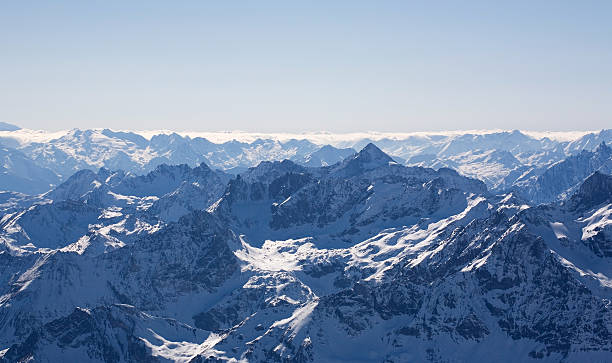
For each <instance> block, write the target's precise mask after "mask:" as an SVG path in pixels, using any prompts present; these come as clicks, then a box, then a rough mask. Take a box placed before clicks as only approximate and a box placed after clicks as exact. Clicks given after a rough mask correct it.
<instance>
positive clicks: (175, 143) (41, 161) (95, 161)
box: [0, 129, 612, 201]
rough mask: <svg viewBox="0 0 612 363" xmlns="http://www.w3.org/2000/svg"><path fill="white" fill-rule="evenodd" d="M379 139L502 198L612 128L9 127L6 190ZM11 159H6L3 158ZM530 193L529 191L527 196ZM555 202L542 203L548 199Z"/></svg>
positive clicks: (347, 150) (320, 157)
mask: <svg viewBox="0 0 612 363" xmlns="http://www.w3.org/2000/svg"><path fill="white" fill-rule="evenodd" d="M370 142H375V143H376V145H377V146H378V147H380V148H381V149H382V150H383V151H384V152H386V153H387V154H389V155H391V156H392V157H393V158H394V160H395V161H396V162H398V163H400V164H406V165H408V166H423V167H431V168H435V169H437V168H440V167H449V168H453V169H455V170H457V171H458V172H459V173H460V174H462V175H465V176H469V177H472V178H477V179H480V180H482V181H484V182H485V183H486V184H487V186H488V188H489V189H491V190H494V191H496V192H505V191H508V190H512V189H514V190H516V188H519V187H520V188H527V186H526V185H527V184H534V183H536V179H537V178H538V177H539V176H540V175H542V174H543V173H544V172H545V171H546V170H547V169H548V168H549V167H551V166H552V165H553V164H555V163H557V162H559V161H562V160H564V159H565V158H567V157H571V156H574V155H578V154H580V153H581V152H582V151H583V150H586V151H591V152H592V151H595V150H596V148H597V146H598V145H600V144H601V143H602V142H605V143H608V144H609V143H610V142H612V131H611V130H602V131H600V132H576V133H533V132H526V131H524V132H521V131H516V130H515V131H465V132H459V131H457V132H437V133H436V132H431V133H412V134H384V133H362V134H328V133H318V134H249V133H240V132H238V133H194V132H182V133H175V132H166V131H159V132H143V131H140V132H139V131H113V130H109V129H90V130H79V129H74V130H69V131H58V132H44V131H33V130H25V129H16V130H11V131H0V146H1V147H2V148H3V150H4V155H6V156H3V158H4V165H3V166H4V169H2V170H0V172H1V174H0V189H2V190H4V191H11V192H21V193H25V194H39V193H42V192H45V191H48V190H49V189H51V188H52V186H55V185H58V183H60V182H61V181H64V180H66V179H67V178H68V177H69V176H71V175H72V174H74V173H75V172H77V171H79V170H83V169H92V170H97V169H99V168H101V167H104V168H106V169H109V170H124V171H125V172H129V173H132V174H137V175H142V174H146V173H148V172H150V171H152V170H154V169H155V168H156V167H157V166H159V165H161V164H168V165H178V164H187V165H189V166H191V167H194V166H197V165H199V164H200V163H202V162H205V163H206V164H207V165H209V166H210V167H211V168H212V169H219V170H223V171H225V172H228V173H232V174H237V173H240V172H243V171H245V170H247V169H248V168H250V167H255V166H257V165H258V164H259V163H260V162H262V161H282V160H285V159H288V160H291V161H293V162H295V163H297V164H299V165H303V166H309V167H319V166H329V165H333V164H335V163H337V162H338V161H340V160H342V159H344V158H346V157H347V156H349V155H352V154H354V153H355V150H360V149H362V148H363V147H364V146H365V145H367V144H368V143H370ZM0 156H1V155H0ZM527 195H529V194H527ZM548 200H551V199H550V198H547V199H543V200H541V201H548Z"/></svg>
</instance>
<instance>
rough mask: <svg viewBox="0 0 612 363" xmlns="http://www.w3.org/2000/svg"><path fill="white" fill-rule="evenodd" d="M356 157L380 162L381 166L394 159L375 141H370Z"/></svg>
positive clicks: (365, 160)
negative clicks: (375, 143) (374, 142)
mask: <svg viewBox="0 0 612 363" xmlns="http://www.w3.org/2000/svg"><path fill="white" fill-rule="evenodd" d="M355 159H360V160H362V161H364V162H367V163H376V164H380V165H381V166H382V165H387V164H389V162H393V159H392V158H391V157H390V156H389V155H387V154H385V152H384V151H382V150H381V149H379V148H378V146H376V145H374V144H373V143H369V144H367V145H366V146H365V147H364V148H363V149H361V151H360V152H358V153H357V155H355Z"/></svg>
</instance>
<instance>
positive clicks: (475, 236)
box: [0, 130, 612, 362]
mask: <svg viewBox="0 0 612 363" xmlns="http://www.w3.org/2000/svg"><path fill="white" fill-rule="evenodd" d="M7 132H19V131H7ZM609 134H610V133H609V132H605V131H602V132H601V133H598V134H591V135H590V136H589V135H587V136H584V137H583V138H582V139H578V140H574V141H572V142H565V143H563V142H556V141H552V140H549V139H535V138H533V137H529V136H527V135H524V134H522V133H519V132H511V133H498V134H488V136H487V135H470V136H467V135H460V136H453V137H452V138H451V137H449V138H448V139H444V140H443V139H439V140H438V139H435V138H432V137H430V138H429V139H427V140H423V139H419V140H420V141H419V140H417V139H415V140H413V142H414V143H416V142H417V141H418V142H422V145H421V149H420V155H421V156H420V157H419V158H416V154H414V155H413V156H412V157H410V158H406V157H402V155H404V156H407V153H408V151H406V150H408V148H406V149H402V150H404V151H402V150H401V149H398V148H396V149H394V150H395V152H393V153H391V155H389V154H388V153H385V152H383V151H382V150H381V149H380V148H379V146H381V147H383V148H384V149H387V150H388V149H392V148H393V147H394V145H395V146H397V145H399V144H394V140H382V141H381V142H376V143H364V144H362V145H358V146H360V147H357V146H356V145H350V146H349V148H348V149H347V148H343V147H342V145H336V146H338V147H321V146H317V145H315V144H313V143H310V145H311V146H308V145H309V144H307V143H304V142H302V141H296V140H294V141H291V142H286V143H281V142H278V141H274V142H273V146H270V145H269V144H268V142H269V141H266V140H258V141H254V142H253V143H251V144H248V145H250V146H245V145H244V144H240V145H237V143H236V142H234V143H232V142H229V143H226V144H212V143H210V142H208V144H207V143H206V142H207V141H206V140H203V139H201V140H197V141H194V140H196V139H190V138H185V137H182V136H179V135H164V136H163V137H162V136H160V137H159V138H156V137H153V138H151V139H145V138H143V137H141V136H138V135H136V134H130V133H114V132H111V131H109V130H103V131H91V132H90V133H89V134H88V131H73V132H72V133H71V134H70V136H67V135H64V136H62V137H67V138H68V139H64V140H63V141H58V140H61V139H62V138H61V137H60V138H58V139H56V140H54V141H52V142H49V143H46V144H44V145H35V144H34V143H30V144H27V145H26V144H20V145H19V146H15V145H13V146H14V147H13V148H12V149H10V150H9V148H8V147H7V150H9V151H10V152H12V153H20V155H38V159H37V158H36V157H28V158H29V159H28V160H31V161H36V162H37V163H41V162H42V161H41V160H45V158H48V155H50V154H49V153H51V154H53V153H55V154H53V155H56V156H59V155H61V153H60V151H61V152H65V150H66V149H62V147H60V146H58V145H68V144H69V143H70V142H75V140H77V141H78V140H85V141H86V140H88V137H89V138H90V139H92V138H93V139H96V140H99V139H100V138H102V137H106V138H108V139H112V140H123V141H121V142H122V143H123V144H117V145H119V148H118V150H132V151H133V152H132V153H131V154H129V153H127V152H126V153H124V154H122V155H121V154H115V155H114V156H113V158H114V159H113V160H115V161H117V163H118V164H117V165H129V163H130V162H134V160H137V159H135V158H134V155H136V154H137V153H136V150H141V149H143V150H144V149H147V150H153V149H154V148H155V147H159V148H160V149H159V150H162V149H161V148H166V149H164V150H168V153H166V154H163V153H161V152H159V153H158V151H155V152H156V153H158V154H156V155H157V156H156V157H161V158H164V157H165V158H166V159H164V160H165V161H169V162H168V163H161V164H159V165H155V162H154V161H153V159H147V158H148V156H146V155H144V154H141V157H142V159H140V161H139V162H140V164H138V165H140V166H139V167H138V168H140V169H138V168H117V167H112V165H110V162H109V163H107V161H105V162H104V163H105V164H104V165H98V167H99V166H104V167H103V168H95V169H94V170H97V171H91V170H87V168H83V169H84V170H81V171H78V172H76V173H72V172H71V173H69V174H65V175H71V176H67V177H64V176H63V175H64V174H63V173H67V172H68V171H71V170H72V169H74V168H77V169H79V168H81V167H85V166H87V167H89V164H87V163H88V162H89V161H84V160H85V159H82V158H81V159H79V158H80V156H78V153H77V154H74V153H67V152H66V153H65V155H66V157H65V159H64V161H66V162H65V163H64V164H62V165H64V166H63V167H65V169H66V170H65V171H62V173H60V172H57V171H54V173H55V175H56V176H57V183H58V184H57V186H54V187H53V188H52V189H51V190H49V191H44V192H43V193H42V194H36V193H29V194H28V193H26V194H23V193H18V192H16V191H14V190H13V191H7V192H5V193H4V197H3V199H2V202H3V204H2V206H1V208H2V210H3V214H2V215H3V216H2V219H1V220H0V241H1V242H0V243H1V244H0V249H1V251H2V252H0V361H2V362H26V361H36V362H90V361H91V362H143V361H147V362H148V361H153V362H154V361H179V362H220V361H221V362H223V361H228V362H235V361H248V362H465V361H495V362H516V361H534V362H559V361H564V362H604V361H610V360H611V358H612V303H611V299H612V218H611V214H612V176H610V175H609V174H610V171H611V170H610V167H611V166H612V161H611V154H612V153H611V152H610V148H609V146H608V145H607V144H606V142H605V141H606V140H607V139H605V138H607V137H609V136H610V135H609ZM88 135H89V136H88ZM92 135H95V136H96V137H93V136H92ZM99 135H102V136H99ZM491 135H493V136H491ZM104 140H106V139H104ZM85 141H83V143H82V144H81V145H85V144H86V142H85ZM94 144H95V143H94ZM196 144H197V145H200V146H201V147H202V149H198V150H192V149H189V148H193V147H195V146H193V145H196ZM238 144H239V143H238ZM375 144H376V145H375ZM476 144H477V145H488V146H486V147H485V146H483V148H482V149H479V150H476V149H474V148H473V145H476ZM92 145H93V144H92ZM97 145H100V142H98V144H97ZM126 145H127V146H126ZM134 145H135V146H134ZM139 145H140V146H139ZM156 145H157V146H156ZM179 145H182V146H179ZM211 145H213V146H211ZM214 145H217V146H214ZM219 145H223V146H222V148H220V149H218V150H224V151H211V152H209V153H206V152H204V151H203V150H207V149H205V148H206V147H214V148H217V147H220V146H219ZM287 145H291V146H290V147H289V146H287ZM469 145H472V149H470V148H469ZM233 146H235V147H236V149H232V147H233ZM344 146H347V145H344ZM96 147H98V146H96ZM309 147H310V148H311V149H310V151H309V152H308V153H302V154H300V153H299V152H297V151H295V153H294V154H293V156H292V157H283V159H292V160H283V161H278V160H271V161H263V162H260V163H258V164H257V166H255V167H249V166H250V165H247V163H246V162H245V163H244V164H241V163H236V164H232V165H233V166H231V167H228V168H220V167H219V164H218V161H214V160H222V154H223V153H225V154H224V155H234V156H232V158H235V159H232V160H244V159H245V158H246V157H247V155H254V154H256V153H260V154H258V155H262V154H263V155H269V154H266V153H267V152H271V151H270V150H276V151H275V152H277V153H278V154H277V156H278V155H285V156H286V154H283V153H287V152H288V151H287V150H305V149H300V148H309ZM353 147H354V149H353ZM487 147H488V149H487ZM54 148H55V149H54ZM122 148H123V149H122ZM130 148H132V149H130ZM139 148H141V149H139ZM291 148H293V149H291ZM43 149H44V152H43ZM493 149H495V150H493ZM99 150H102V149H99ZM155 150H158V149H155ZM232 150H242V151H236V153H235V154H232V153H233V152H234V151H232ZM245 150H250V151H249V152H248V153H247V152H246V151H245ZM256 150H257V151H256ZM265 150H268V151H265ZM355 150H359V151H358V152H356V151H355ZM470 150H471V151H470ZM474 150H476V151H474ZM492 150H493V151H492ZM264 151H265V152H264ZM251 152H252V153H251ZM291 152H294V151H291ZM402 152H404V154H402ZM28 153H29V154H28ZM100 153H101V154H100V155H102V154H103V153H102V151H100ZM176 153H184V155H187V156H188V157H189V158H191V159H190V160H184V159H181V160H183V161H184V164H181V165H170V164H174V163H173V161H174V160H175V159H173V157H174V156H173V155H178V154H176ZM82 155H89V156H88V157H90V158H91V160H90V161H92V160H103V158H102V159H101V158H97V159H96V157H95V156H94V155H93V154H82ZM105 155H106V154H105ZM147 155H148V154H147ZM160 155H165V156H160ZM236 155H238V156H236ZM296 155H297V156H296ZM300 155H301V156H300ZM306 155H307V156H306ZM398 156H399V157H398ZM271 159H276V158H271ZM48 160H50V158H49V159H48ZM69 160H72V161H75V162H76V161H78V160H80V161H78V162H83V163H84V164H79V165H78V166H75V165H70V163H71V162H72V161H69ZM104 160H106V159H104ZM108 160H110V159H108ZM253 160H256V158H252V159H251V160H250V161H249V162H253ZM525 160H531V161H530V162H532V164H526V161H525ZM538 160H540V161H542V160H546V161H542V163H541V164H538V162H539V161H538ZM241 162H242V161H241ZM216 163H217V164H216ZM38 165H41V164H38ZM210 165H212V166H213V167H210ZM491 165H498V166H499V167H498V168H497V169H495V168H494V171H491V169H487V168H485V166H491ZM507 165H514V166H512V168H513V169H511V170H510V171H509V172H508V173H507V174H506V175H505V176H504V175H503V174H504V173H505V171H504V170H506V171H507V170H509V169H507V168H509V167H507ZM45 167H46V168H48V169H49V168H50V164H47V166H45ZM232 168H238V169H232ZM241 168H242V169H241ZM479 168H481V170H485V172H484V174H483V176H478V175H474V174H476V173H477V170H479ZM220 169H224V170H225V171H222V170H220ZM230 169H231V170H230ZM50 170H53V169H52V168H51V169H50ZM470 170H471V172H470ZM487 173H488V174H487ZM496 173H501V174H500V176H498V177H493V176H494V175H497V174H496ZM513 173H514V174H513ZM519 174H520V175H519ZM510 175H513V176H511V177H510ZM489 176H491V177H489ZM508 177H509V178H510V179H512V180H514V181H513V182H509V181H508V180H510V179H507V178H508ZM481 180H483V181H481ZM504 183H505V184H504ZM500 188H501V189H500Z"/></svg>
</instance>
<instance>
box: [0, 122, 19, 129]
mask: <svg viewBox="0 0 612 363" xmlns="http://www.w3.org/2000/svg"><path fill="white" fill-rule="evenodd" d="M17 130H21V127H19V126H15V125H13V124H9V123H7V122H0V131H17Z"/></svg>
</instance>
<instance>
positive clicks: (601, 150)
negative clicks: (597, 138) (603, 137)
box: [595, 141, 612, 155]
mask: <svg viewBox="0 0 612 363" xmlns="http://www.w3.org/2000/svg"><path fill="white" fill-rule="evenodd" d="M595 152H596V153H598V154H606V155H609V154H612V149H611V148H610V147H609V146H608V145H606V142H605V141H602V142H601V144H599V146H597V149H595Z"/></svg>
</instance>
